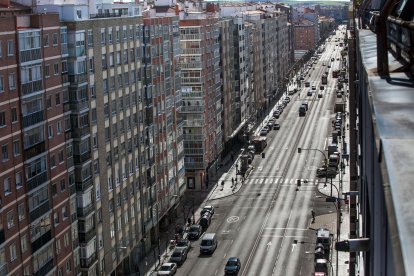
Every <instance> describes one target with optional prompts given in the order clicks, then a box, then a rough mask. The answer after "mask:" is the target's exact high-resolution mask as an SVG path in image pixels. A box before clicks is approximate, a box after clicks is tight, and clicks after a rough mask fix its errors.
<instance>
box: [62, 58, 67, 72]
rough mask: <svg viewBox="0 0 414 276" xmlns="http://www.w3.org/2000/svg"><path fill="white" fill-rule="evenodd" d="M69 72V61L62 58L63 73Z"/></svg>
mask: <svg viewBox="0 0 414 276" xmlns="http://www.w3.org/2000/svg"><path fill="white" fill-rule="evenodd" d="M67 72H68V61H67V60H62V74H63V73H67Z"/></svg>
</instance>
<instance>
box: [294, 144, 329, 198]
mask: <svg viewBox="0 0 414 276" xmlns="http://www.w3.org/2000/svg"><path fill="white" fill-rule="evenodd" d="M302 150H309V151H318V152H320V153H322V155H323V158H324V161H325V167H326V171H325V187H326V185H327V183H328V158H326V154H325V153H324V152H323V151H321V150H320V149H304V148H298V153H301V152H302ZM331 197H332V186H331Z"/></svg>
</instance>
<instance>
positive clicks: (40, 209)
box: [30, 200, 50, 222]
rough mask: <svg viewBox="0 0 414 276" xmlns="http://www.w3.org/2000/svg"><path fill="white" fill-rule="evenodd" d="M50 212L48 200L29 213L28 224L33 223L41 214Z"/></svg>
mask: <svg viewBox="0 0 414 276" xmlns="http://www.w3.org/2000/svg"><path fill="white" fill-rule="evenodd" d="M48 211H50V206H49V200H47V201H45V202H44V203H42V204H41V205H39V207H37V208H36V209H34V210H33V211H31V212H30V222H33V221H35V220H36V219H38V218H40V217H41V216H42V215H43V214H46V213H47V212H48Z"/></svg>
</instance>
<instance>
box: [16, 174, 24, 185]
mask: <svg viewBox="0 0 414 276" xmlns="http://www.w3.org/2000/svg"><path fill="white" fill-rule="evenodd" d="M22 186H23V185H22V172H17V173H16V189H19V188H21V187H22Z"/></svg>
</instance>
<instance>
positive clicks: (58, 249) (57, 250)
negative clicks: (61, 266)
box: [56, 239, 62, 275]
mask: <svg viewBox="0 0 414 276" xmlns="http://www.w3.org/2000/svg"><path fill="white" fill-rule="evenodd" d="M61 249H62V248H61V246H60V239H57V240H56V254H60V250H61ZM60 275H62V274H60Z"/></svg>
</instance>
